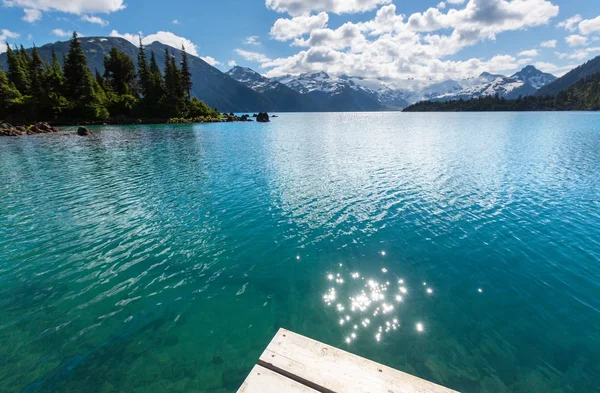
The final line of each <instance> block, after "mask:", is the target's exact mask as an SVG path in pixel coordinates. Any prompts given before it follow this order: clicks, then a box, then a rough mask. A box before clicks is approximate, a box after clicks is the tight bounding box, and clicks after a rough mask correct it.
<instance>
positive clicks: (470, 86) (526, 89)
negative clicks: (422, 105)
mask: <svg viewBox="0 0 600 393" xmlns="http://www.w3.org/2000/svg"><path fill="white" fill-rule="evenodd" d="M555 80H556V77H555V76H554V75H552V74H548V73H544V72H542V71H540V70H538V69H537V68H535V67H534V66H527V67H525V68H523V69H522V70H521V71H519V72H517V73H515V74H513V75H511V76H504V75H494V74H490V73H487V72H484V73H482V74H481V75H479V77H478V78H472V79H466V80H464V81H461V82H459V85H460V86H463V88H462V89H460V90H457V91H452V92H448V93H445V94H441V95H438V96H434V97H431V99H432V100H435V101H448V100H457V99H463V100H468V99H471V98H477V97H485V96H496V95H497V96H499V97H503V98H508V99H512V98H518V97H520V96H522V97H526V96H530V95H533V94H535V93H536V92H537V91H538V89H540V88H541V87H543V86H545V85H547V84H549V83H552V82H554V81H555Z"/></svg>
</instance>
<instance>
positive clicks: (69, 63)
mask: <svg viewBox="0 0 600 393" xmlns="http://www.w3.org/2000/svg"><path fill="white" fill-rule="evenodd" d="M64 74H65V84H64V93H65V98H66V99H67V100H68V101H69V102H70V104H71V114H72V117H73V118H85V119H92V120H96V119H103V118H106V117H108V111H107V110H106V107H105V102H106V95H105V94H104V90H102V87H101V86H100V85H99V84H98V82H97V81H96V80H95V79H94V77H93V76H92V71H90V69H89V67H88V66H87V57H86V56H85V53H84V51H83V47H82V46H81V43H80V42H79V39H78V38H77V33H76V32H73V37H72V38H71V42H70V45H69V53H68V54H67V58H66V60H65V65H64Z"/></svg>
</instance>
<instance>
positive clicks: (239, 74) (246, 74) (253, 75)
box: [226, 66, 280, 91]
mask: <svg viewBox="0 0 600 393" xmlns="http://www.w3.org/2000/svg"><path fill="white" fill-rule="evenodd" d="M226 74H227V75H229V76H230V77H232V78H233V79H235V80H236V81H238V82H241V83H243V84H244V85H246V86H247V87H249V88H251V89H252V90H255V91H265V90H272V89H276V88H278V87H279V85H280V83H279V82H277V81H274V80H271V79H269V78H266V77H264V76H262V75H261V74H259V73H258V72H256V71H254V70H253V69H251V68H248V67H240V66H235V67H233V68H232V69H230V70H229V71H227V72H226Z"/></svg>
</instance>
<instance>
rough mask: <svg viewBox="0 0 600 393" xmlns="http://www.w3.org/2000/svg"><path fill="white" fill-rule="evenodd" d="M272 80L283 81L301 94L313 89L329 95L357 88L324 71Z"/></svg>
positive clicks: (351, 83)
mask: <svg viewBox="0 0 600 393" xmlns="http://www.w3.org/2000/svg"><path fill="white" fill-rule="evenodd" d="M273 80H275V81H277V82H280V83H283V84H284V85H286V86H288V87H289V88H291V89H294V90H296V91H297V92H298V93H301V94H308V93H311V92H314V91H320V92H323V93H328V94H331V95H335V94H340V93H341V92H342V91H343V90H344V89H346V88H351V89H354V90H357V89H359V88H358V86H356V84H354V82H352V81H349V80H346V79H343V78H340V77H337V76H330V75H329V74H327V73H326V72H323V71H320V72H309V73H305V74H300V75H298V76H291V75H285V76H282V77H278V78H273Z"/></svg>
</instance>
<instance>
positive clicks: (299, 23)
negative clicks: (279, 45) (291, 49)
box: [270, 12, 329, 41]
mask: <svg viewBox="0 0 600 393" xmlns="http://www.w3.org/2000/svg"><path fill="white" fill-rule="evenodd" d="M328 21H329V15H327V13H326V12H321V13H320V14H318V15H310V16H309V15H303V16H297V17H295V18H291V19H285V18H280V19H277V20H276V21H275V23H274V24H273V27H271V32H270V34H271V37H273V38H274V39H276V40H278V41H287V40H291V39H292V38H296V37H299V36H302V35H304V34H308V33H310V32H311V31H312V30H314V29H321V28H323V27H325V26H326V25H327V22H328Z"/></svg>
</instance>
